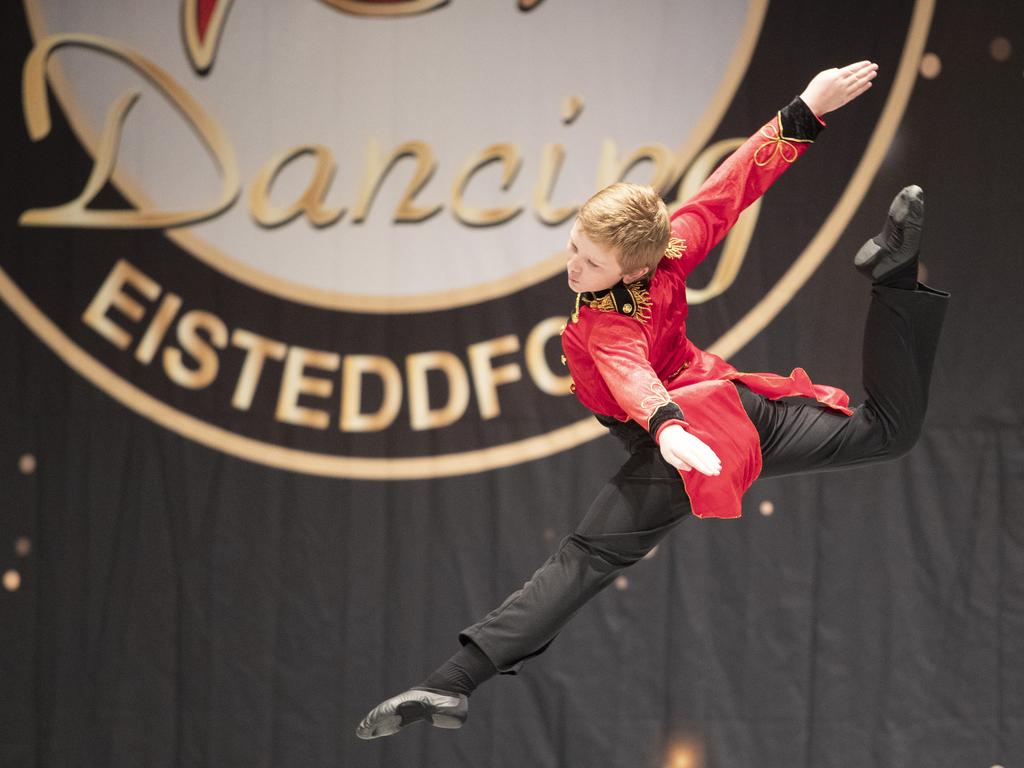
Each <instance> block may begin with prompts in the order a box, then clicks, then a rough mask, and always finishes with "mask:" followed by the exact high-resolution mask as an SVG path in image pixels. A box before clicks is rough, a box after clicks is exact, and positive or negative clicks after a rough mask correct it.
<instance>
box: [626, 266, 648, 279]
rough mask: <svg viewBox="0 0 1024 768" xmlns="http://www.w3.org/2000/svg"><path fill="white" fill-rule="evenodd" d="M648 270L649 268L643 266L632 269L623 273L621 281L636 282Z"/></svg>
mask: <svg viewBox="0 0 1024 768" xmlns="http://www.w3.org/2000/svg"><path fill="white" fill-rule="evenodd" d="M649 271H650V270H649V269H648V268H647V267H643V268H642V269H637V270H634V271H632V272H630V273H629V274H628V275H623V276H622V282H624V283H632V282H636V281H637V280H639V279H640V278H641V277H643V276H644V275H646V274H647V273H648V272H649Z"/></svg>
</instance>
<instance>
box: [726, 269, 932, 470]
mask: <svg viewBox="0 0 1024 768" xmlns="http://www.w3.org/2000/svg"><path fill="white" fill-rule="evenodd" d="M947 299H948V294H945V293H940V292H938V291H934V290H932V289H930V288H926V287H924V286H919V287H918V289H917V290H914V291H908V290H902V289H898V288H889V287H886V286H875V287H874V288H873V289H872V298H871V307H870V308H869V310H868V318H867V323H866V325H865V329H864V347H863V366H864V367H863V375H864V389H865V391H866V392H867V400H865V402H864V404H863V405H861V406H860V407H858V408H857V409H856V410H855V411H854V414H853V416H849V417H848V416H844V415H842V414H839V413H836V412H834V411H832V410H830V409H828V408H826V407H825V406H822V405H820V404H818V403H810V402H800V403H794V402H780V401H772V400H768V399H766V398H764V397H761V396H760V395H755V394H754V393H752V392H750V391H749V390H747V389H746V388H745V387H742V386H739V392H740V400H741V402H742V403H743V407H744V409H745V410H746V411H747V415H748V416H750V419H751V421H752V422H753V423H754V426H755V427H756V428H757V431H758V435H759V436H760V439H761V453H762V458H763V460H764V466H763V469H762V472H761V476H762V477H773V476H778V475H787V474H793V473H796V472H814V471H821V470H826V469H840V468H843V467H850V466H856V465H858V464H866V463H872V462H877V461H883V460H886V459H892V458H897V457H898V456H902V455H903V454H905V453H906V452H907V451H909V450H910V448H911V447H913V445H914V443H915V442H916V441H917V438H918V435H919V434H920V431H921V425H922V424H923V422H924V416H925V412H926V411H927V408H928V387H929V383H930V381H931V372H932V365H933V363H934V360H935V350H936V347H937V345H938V340H939V334H940V332H941V330H942V321H943V318H944V316H945V311H946V304H947Z"/></svg>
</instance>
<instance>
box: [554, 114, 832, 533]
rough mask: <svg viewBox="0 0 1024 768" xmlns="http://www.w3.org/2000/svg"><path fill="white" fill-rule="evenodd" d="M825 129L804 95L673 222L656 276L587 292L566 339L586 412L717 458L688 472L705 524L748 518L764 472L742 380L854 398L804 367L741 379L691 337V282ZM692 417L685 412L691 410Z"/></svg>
mask: <svg viewBox="0 0 1024 768" xmlns="http://www.w3.org/2000/svg"><path fill="white" fill-rule="evenodd" d="M822 125H823V124H822V123H821V122H820V120H818V119H817V118H815V117H814V115H813V114H812V113H811V112H810V110H809V109H808V108H807V107H806V105H804V104H803V102H802V101H800V100H799V99H796V100H794V101H793V102H792V103H791V104H790V105H789V106H787V107H786V108H785V109H784V110H782V111H781V112H779V113H778V114H777V115H776V116H775V117H774V118H773V119H772V120H771V121H769V122H768V123H767V124H766V125H765V126H764V127H763V128H761V130H760V131H758V132H757V133H755V134H754V135H753V136H752V137H751V138H749V139H748V140H747V141H746V142H745V143H744V144H743V145H742V146H741V147H739V149H737V150H736V151H735V152H734V153H733V154H732V155H730V156H729V158H727V159H726V160H725V162H723V163H722V165H721V166H720V167H719V168H718V169H717V170H716V171H715V172H714V173H713V174H712V175H711V176H710V177H709V178H708V180H707V181H706V182H705V183H704V185H703V186H702V187H701V188H700V191H699V192H698V193H697V194H696V195H695V196H694V197H693V198H692V199H691V200H690V201H688V202H687V203H686V204H685V205H683V207H681V208H680V209H679V210H677V211H676V212H675V213H673V214H672V238H673V239H672V240H671V241H670V244H669V248H668V249H667V251H666V255H665V257H664V258H662V260H661V263H660V264H659V266H658V267H657V269H656V270H655V271H654V274H653V275H652V276H651V277H650V279H649V280H644V281H640V282H637V283H633V284H631V285H628V286H626V285H623V284H621V283H620V284H619V285H617V286H615V287H614V288H612V289H610V290H609V291H603V292H601V293H600V294H597V295H594V294H581V295H580V296H579V297H577V306H578V309H577V311H576V312H574V313H573V317H572V320H571V322H569V323H568V325H567V327H566V330H565V332H564V333H563V334H562V347H563V349H564V351H565V357H566V363H567V365H568V366H569V371H570V373H571V374H572V378H573V384H574V391H575V393H576V396H577V397H578V398H579V400H580V402H581V403H583V405H585V406H587V408H589V409H590V410H592V411H594V412H595V413H598V414H603V415H605V416H611V417H614V418H616V419H618V420H620V421H627V420H629V419H632V420H634V421H636V422H637V423H639V424H640V425H641V426H643V427H644V429H649V430H651V432H652V435H654V437H655V439H657V433H658V431H659V430H660V429H661V428H663V427H664V426H667V425H668V424H669V423H673V422H678V421H679V420H681V419H682V418H683V414H685V422H683V423H684V424H685V426H686V428H687V430H688V431H689V432H690V433H692V434H694V435H696V436H697V437H699V438H700V439H701V440H703V441H704V442H705V443H707V444H708V445H709V446H711V448H712V449H713V450H714V451H715V453H717V454H718V456H719V458H720V459H721V461H722V471H721V474H719V475H718V476H716V477H708V476H706V475H702V474H700V473H699V472H697V471H696V470H691V471H689V472H680V476H681V477H682V480H683V483H684V486H685V488H686V492H687V495H688V496H689V497H690V502H691V506H692V508H693V513H694V514H695V515H696V516H697V517H739V516H740V514H741V505H740V500H741V498H742V496H743V493H744V492H745V491H746V489H747V488H749V487H750V485H751V483H753V482H754V480H755V479H756V478H757V476H758V474H759V473H760V471H761V446H760V443H759V440H758V435H757V430H756V429H755V428H754V425H753V424H752V423H751V421H750V419H749V418H748V417H747V415H746V412H745V411H744V410H743V407H742V405H741V404H740V399H739V395H738V394H737V392H736V388H735V387H734V386H733V385H732V384H730V383H729V382H730V381H732V380H739V381H741V382H742V383H743V384H745V385H746V386H748V387H749V388H750V389H751V390H753V391H754V392H758V393H760V394H763V395H767V396H768V397H770V398H772V399H775V398H779V397H787V396H791V395H802V396H804V397H810V398H815V399H817V400H818V401H819V402H821V403H824V404H825V405H827V406H829V407H831V408H834V409H835V410H837V411H841V412H843V413H845V414H847V415H849V414H850V413H851V411H850V409H849V408H847V407H846V406H847V404H848V403H849V397H848V395H847V394H846V393H845V392H843V391H842V390H840V389H836V388H834V387H828V386H822V385H816V384H813V383H812V382H811V380H810V379H809V378H808V376H807V374H806V373H805V372H804V370H803V369H802V368H796V369H794V370H793V372H792V373H791V374H790V375H789V376H779V375H777V374H772V373H741V372H739V371H737V370H736V369H735V368H733V367H732V366H731V365H729V363H727V362H726V361H725V360H723V359H722V358H720V357H718V356H717V355H713V354H711V353H710V352H705V351H704V350H702V349H699V348H698V347H696V346H695V345H694V344H693V343H692V342H691V341H690V340H689V339H688V338H687V337H686V315H687V312H688V306H687V303H686V277H687V275H689V273H690V272H691V271H692V270H693V268H694V267H696V266H697V264H699V263H700V262H701V261H702V260H703V258H704V257H705V256H706V255H707V253H708V251H710V250H711V249H712V248H713V247H714V246H715V245H716V244H717V243H718V242H719V241H721V240H722V238H724V237H725V235H726V233H727V232H728V231H729V228H730V227H731V226H732V225H733V223H734V222H735V221H736V218H737V217H738V216H739V214H740V213H741V212H742V211H743V209H744V208H746V207H747V206H748V205H749V204H750V203H752V202H753V201H754V200H756V199H757V198H758V197H760V196H761V195H762V194H764V191H765V190H766V189H767V188H768V187H769V186H770V185H771V184H772V182H773V181H775V179H777V178H778V177H779V176H780V175H781V174H782V173H783V172H784V171H785V170H786V168H788V167H789V166H790V164H792V163H793V162H794V161H795V160H796V158H797V157H799V156H800V155H801V154H803V152H804V151H805V150H806V149H807V147H808V146H809V145H810V143H811V142H812V140H813V138H814V136H815V135H817V133H818V132H819V131H820V130H821V127H822ZM680 411H681V413H680Z"/></svg>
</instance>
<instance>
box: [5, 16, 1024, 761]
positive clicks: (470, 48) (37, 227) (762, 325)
mask: <svg viewBox="0 0 1024 768" xmlns="http://www.w3.org/2000/svg"><path fill="white" fill-rule="evenodd" d="M2 14H3V25H4V28H5V29H7V30H8V32H7V37H6V40H7V44H6V45H5V46H4V47H3V49H2V53H0V57H2V63H0V83H2V88H3V103H5V104H7V105H8V108H7V109H6V110H4V112H3V118H2V120H3V125H2V137H3V142H4V151H3V170H4V174H3V176H4V180H5V183H4V185H3V192H2V193H0V215H2V224H0V236H2V238H3V240H2V247H0V338H2V339H3V342H4V349H5V350H6V351H5V352H4V356H3V362H2V364H0V491H2V499H0V509H2V516H0V572H3V587H4V588H3V589H2V590H0V765H2V766H4V767H5V768H6V767H7V766H10V768H21V767H22V766H46V767H47V768H51V767H52V768H63V767H65V766H67V767H69V768H70V767H71V766H90V767H96V768H120V767H121V766H124V767H126V768H127V767H131V768H139V767H140V766H142V767H145V768H161V767H164V766H167V767H170V766H181V767H184V766H209V767H210V768H221V767H222V766H246V767H247V768H271V767H273V768H283V767H286V766H294V767H295V768H314V767H320V766H323V767H324V768H326V767H327V766H345V768H364V767H365V768H372V767H381V768H383V767H384V766H388V767H391V766H443V767H444V768H449V767H454V766H495V767H497V766H507V767H508V768H527V767H529V768H534V767H540V766H545V767H550V768H556V767H557V768H596V767H601V768H603V767H605V766H608V767H613V766H614V767H620V766H621V767H622V768H636V767H638V766H649V767H650V768H661V767H662V766H666V767H667V766H678V767H682V766H686V767H687V768H738V767H742V766H754V765H757V766H778V767H779V768H783V767H784V768H792V767H793V766H806V767H807V768H833V767H834V768H861V767H863V768H879V767H889V766H892V767H893V768H896V767H900V766H909V765H921V766H930V767H934V768H940V767H942V766H948V767H949V768H954V767H955V768H989V766H997V765H999V766H1005V767H1006V768H1012V767H1013V766H1017V765H1021V764H1022V763H1024V642H1022V638H1024V512H1022V501H1024V420H1022V416H1021V409H1020V404H1021V401H1022V394H1024V390H1022V384H1021V382H1022V381H1024V354H1022V352H1024V346H1022V341H1021V339H1022V338H1024V302H1022V301H1021V299H1020V293H1021V285H1022V283H1021V274H1020V264H1021V243H1022V242H1024V224H1022V216H1021V210H1020V208H1021V205H1020V201H1021V192H1020V184H1021V178H1022V176H1024V153H1022V152H1021V146H1020V141H1021V139H1020V126H1021V125H1022V124H1024V99H1022V95H1024V90H1022V89H1024V80H1022V76H1021V73H1022V67H1024V63H1022V62H1024V58H1022V53H1024V36H1022V35H1021V30H1024V7H1022V6H1020V5H1019V4H1016V3H1012V2H1009V0H1002V1H1001V2H989V3H983V4H981V5H980V6H977V7H974V8H971V9H968V7H967V5H966V4H963V3H951V2H931V1H930V0H917V1H916V2H912V1H911V0H906V1H905V2H882V1H881V0H865V1H864V2H861V3H856V4H844V5H843V6H842V7H840V6H839V5H836V4H831V3H812V2H803V1H802V0H782V1H780V2H773V3H771V4H768V3H766V2H761V1H760V0H751V2H741V1H740V0H735V1H733V2H715V3H710V2H688V3H675V2H669V1H668V0H644V2H637V3H616V2H611V1H610V0H608V1H607V2H587V3H583V2H579V0H541V1H540V2H516V0H494V1H493V2H490V3H474V2H468V1H466V0H450V1H449V2H430V1H429V0H399V1H398V2H375V1H374V0H289V2H282V3H266V4H260V3H237V4H233V3H231V2H226V1H225V0H219V1H218V2H214V1H213V0H181V1H180V2H179V3H166V2H165V3H156V2H133V3H99V2H92V3H85V2H83V3H67V2H58V0H25V2H24V3H6V4H4V7H3V11H2ZM862 58H870V59H872V60H874V61H877V62H878V63H879V64H880V74H879V77H878V79H877V81H876V83H875V85H874V87H873V88H872V89H871V91H869V92H868V93H867V94H866V95H865V96H864V97H862V98H861V99H860V100H858V101H857V102H855V103H854V104H852V105H850V106H848V107H846V108H845V109H843V110H841V111H838V112H836V113H834V114H831V115H829V116H827V122H828V128H827V130H826V131H825V132H824V133H823V135H822V136H821V138H820V139H819V140H818V141H817V143H816V145H815V146H814V147H812V148H811V149H810V151H809V152H808V153H807V154H806V155H805V156H804V158H802V159H801V160H800V161H799V162H798V163H796V164H794V167H793V168H792V169H791V170H790V171H789V172H787V174H785V176H784V177H783V178H782V179H781V180H780V181H779V182H778V184H777V185H776V186H775V187H773V188H772V189H771V190H770V192H769V193H768V195H766V197H765V199H764V201H763V203H762V204H761V205H760V206H759V207H756V208H755V210H753V211H752V212H751V213H750V214H749V215H748V216H747V217H746V219H745V220H744V223H743V224H742V225H740V226H739V227H738V230H737V233H736V234H735V235H733V236H732V237H731V238H730V240H729V241H727V242H726V243H725V244H724V246H723V247H720V248H718V249H716V251H715V252H714V253H713V254H712V256H711V257H710V258H709V259H708V260H707V262H706V263H705V264H703V265H701V267H700V268H699V269H698V271H697V272H696V273H695V274H694V276H693V278H692V281H691V286H690V288H691V299H692V307H691V312H690V316H689V321H688V325H689V328H690V331H691V336H692V338H693V339H694V340H695V341H696V342H697V343H699V344H701V345H704V346H708V347H710V348H712V349H715V350H717V351H719V352H720V353H721V354H724V355H727V356H728V357H729V359H730V360H731V361H732V362H734V364H735V365H736V366H737V367H738V368H740V369H741V370H751V371H765V370H771V371H779V372H782V373H788V372H789V370H790V369H791V368H793V367H795V366H803V367H805V368H806V369H807V370H808V371H809V373H810V374H811V376H812V377H813V378H814V379H815V381H819V382H822V383H829V384H834V385H836V386H840V387H843V388H845V389H847V390H848V391H849V392H851V394H852V396H853V399H854V401H855V402H859V401H860V400H862V399H863V397H864V393H863V391H862V389H861V385H860V334H861V329H862V327H863V322H864V318H865V313H866V309H867V303H868V296H869V288H868V284H867V282H866V281H864V279H863V278H862V277H860V276H859V275H857V274H856V273H855V272H854V271H853V270H852V269H851V267H850V261H851V258H852V256H853V254H854V253H855V252H856V250H857V248H858V247H859V246H860V245H861V243H863V241H864V240H865V239H866V238H867V237H869V236H871V235H873V234H874V233H875V232H877V231H878V229H879V227H880V226H881V223H882V221H883V217H884V213H885V210H886V208H887V206H888V203H889V201H890V200H891V198H892V196H893V195H894V194H895V193H896V192H897V191H898V190H899V189H900V188H901V187H902V186H904V185H906V184H910V183H916V184H919V185H921V186H922V187H923V188H924V189H925V194H926V210H927V214H926V227H925V235H924V249H923V253H922V259H923V267H922V268H923V270H924V273H925V275H926V277H925V279H926V280H927V282H929V283H930V284H931V285H934V286H935V287H937V288H940V289H944V290H948V291H949V292H950V293H951V294H952V299H951V302H950V307H949V313H948V316H947V325H946V329H945V333H944V337H943V340H942V344H941V347H940V350H939V355H938V359H937V362H936V368H935V375H934V379H933V383H932V391H931V402H930V411H929V416H928V420H927V423H926V426H925V428H924V431H923V433H922V435H921V438H920V441H919V443H918V444H917V446H916V447H915V449H914V450H913V451H912V452H911V453H910V454H909V455H908V456H906V457H905V458H902V459H900V460H898V461H895V462H892V463H888V464H885V465H881V466H876V467H868V468H863V469H858V470H855V471H846V472H838V473H826V474H819V475H810V476H801V477H788V478H777V479H771V480H762V481H758V482H757V483H756V484H755V485H754V487H753V488H752V489H751V490H750V491H749V492H748V493H747V495H746V497H745V501H744V514H743V517H742V518H741V519H739V520H733V521H713V520H712V521H700V520H687V521H686V522H684V523H683V524H682V525H681V526H679V528H678V529H677V530H676V531H674V532H673V534H672V535H671V536H670V537H669V538H668V539H666V540H665V541H664V542H663V543H662V544H661V545H660V546H659V547H658V548H657V549H656V550H655V551H654V552H652V554H651V555H650V556H649V557H648V558H647V559H646V560H644V561H642V562H641V563H639V564H637V565H636V566H634V567H633V568H631V569H629V570H628V571H627V572H625V573H624V575H623V576H622V577H620V578H619V579H618V580H617V581H616V582H615V583H614V584H613V585H612V586H611V587H609V588H608V590H607V591H606V592H604V593H602V594H601V595H599V596H598V597H597V598H596V599H595V600H594V601H593V602H592V603H591V604H589V605H587V606H586V607H585V609H584V610H582V611H581V612H580V613H579V615H578V616H577V617H576V618H575V619H574V620H573V622H572V623H571V624H570V625H569V626H568V627H567V628H566V629H565V630H564V631H563V632H562V634H561V635H560V636H559V637H558V638H557V639H556V641H555V642H554V643H553V645H552V646H551V648H550V649H549V650H548V651H547V652H546V653H545V654H544V655H543V656H541V657H539V658H537V659H536V660H533V661H532V662H530V663H529V664H527V665H526V667H525V668H524V669H523V671H522V673H521V674H520V675H517V676H503V677H500V678H496V679H494V680H492V681H491V682H489V683H488V684H487V685H486V686H484V687H482V688H481V689H480V690H479V691H478V692H477V693H475V694H474V696H473V697H472V700H471V709H470V717H469V721H468V723H467V725H466V727H465V728H463V729H462V730H461V731H458V732H446V731H441V730H437V729H432V728H428V727H425V726H417V727H416V728H411V729H409V730H407V731H403V732H402V733H400V734H399V735H398V736H396V737H394V738H390V739H384V740H379V741H373V742H363V741H360V740H358V739H357V738H356V737H355V734H354V729H355V725H356V724H357V722H358V721H359V720H360V718H361V717H362V716H363V715H364V714H365V712H366V711H367V710H369V709H370V708H371V707H372V706H374V705H375V704H376V703H378V702H379V701H380V700H381V699H383V698H384V697H386V696H388V695H391V694H393V693H397V692H399V691H401V690H403V689H404V688H406V687H408V686H409V685H411V684H414V683H417V682H419V681H421V680H422V679H423V678H424V677H425V676H426V675H427V674H428V673H429V672H430V671H431V670H432V669H433V668H434V667H435V666H436V665H437V664H439V663H440V662H441V661H443V660H444V659H445V658H447V657H448V656H449V655H450V654H451V653H452V652H454V650H455V649H456V648H457V639H456V635H457V633H458V631H459V630H460V629H461V628H462V627H464V626H466V625H468V624H470V623H471V622H473V621H475V620H477V619H478V618H479V617H480V616H482V615H483V614H484V613H486V612H487V611H488V610H490V609H491V608H493V607H494V606H495V605H497V604H498V602H499V601H500V600H502V599H503V598H504V597H505V596H506V595H507V594H508V593H509V592H510V591H512V590H513V589H515V588H517V587H518V586H519V585H520V584H521V583H522V582H523V581H524V580H525V579H526V578H528V577H529V575H530V574H531V573H532V572H533V570H534V569H535V568H536V567H537V566H538V565H539V564H540V563H541V562H543V560H544V559H545V558H546V557H547V555H548V554H549V553H550V552H551V551H552V549H553V548H554V547H555V546H556V545H557V543H558V541H559V540H560V539H561V538H562V537H563V536H565V535H566V534H568V533H569V532H571V531H572V529H573V526H574V524H575V522H576V521H578V520H579V519H580V517H581V516H582V514H583V513H584V512H585V510H586V509H587V506H588V504H589V502H590V500H591V499H592V498H593V496H594V495H595V493H596V492H597V490H598V489H599V488H600V486H601V484H602V483H603V482H604V480H605V479H606V478H607V477H608V476H610V474H611V473H613V472H614V471H615V469H616V468H617V467H618V466H619V464H621V462H622V461H623V460H624V455H623V452H622V449H621V447H620V446H619V445H618V444H617V443H616V442H615V441H614V440H613V439H612V438H610V437H609V436H607V435H602V430H601V429H600V428H599V426H598V425H597V423H596V422H595V421H594V420H593V419H592V418H590V416H589V415H588V413H587V412H586V411H585V410H584V409H583V408H582V406H580V405H579V404H578V403H576V401H575V398H573V397H572V396H571V394H570V393H569V380H568V374H567V372H566V370H565V368H564V367H563V365H562V363H561V362H560V360H559V357H560V349H559V342H558V338H559V337H558V331H559V328H560V327H561V324H562V323H564V322H565V321H566V319H567V317H568V315H569V313H570V311H571V309H572V304H573V299H574V296H573V295H572V294H571V293H570V292H569V290H568V288H567V287H566V285H565V278H564V275H563V267H562V263H563V260H564V255H563V253H562V248H563V247H564V245H565V241H566V238H567V235H568V232H569V229H570V227H571V224H572V221H573V213H574V211H575V210H576V208H577V206H578V205H579V204H580V203H581V202H582V201H583V200H585V199H586V197H587V196H588V195H589V194H590V193H592V192H593V191H594V190H596V189H597V188H598V187H599V186H601V185H602V184H604V183H608V182H610V181H614V180H616V179H618V178H627V179H630V180H633V181H639V182H643V183H653V184H655V185H656V186H657V187H658V188H659V191H661V192H662V193H663V194H664V196H665V197H666V200H668V201H669V203H670V204H671V203H674V202H676V201H678V200H679V199H681V198H684V197H685V196H686V195H687V194H688V193H689V192H690V191H692V189H693V188H694V186H695V185H697V184H699V182H700V181H701V180H702V179H703V178H704V177H706V175H707V173H708V172H709V171H710V170H711V169H712V168H713V167H714V166H715V164H717V162H718V161H720V159H721V158H722V157H724V156H725V154H727V152H728V151H729V149H730V148H731V147H732V146H735V145H736V142H737V141H739V140H740V139H742V138H744V137H745V136H747V135H749V134H750V133H752V132H753V131H755V130H757V128H758V127H759V126H760V125H762V124H763V123H764V122H765V121H766V120H768V119H769V118H771V116H772V115H773V114H774V113H775V111H776V110H777V109H779V108H780V107H782V106H783V105H784V104H786V103H787V102H788V101H789V100H790V99H791V98H792V97H793V96H794V95H795V94H796V93H798V92H799V91H800V89H801V88H802V87H803V85H804V84H805V83H806V82H807V80H809V78H810V77H811V76H813V75H814V73H816V72H818V71H819V70H821V69H824V68H826V67H830V66H836V65H843V64H846V63H849V62H851V61H855V60H857V59H862Z"/></svg>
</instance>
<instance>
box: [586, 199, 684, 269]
mask: <svg viewBox="0 0 1024 768" xmlns="http://www.w3.org/2000/svg"><path fill="white" fill-rule="evenodd" d="M577 221H579V225H580V227H582V229H583V231H584V232H585V233H586V234H587V237H589V238H590V239H591V240H593V241H594V242H595V243H598V244H599V245H603V246H609V247H611V248H614V249H615V250H616V251H617V252H618V262H619V269H621V270H622V273H623V274H626V275H628V274H629V273H630V272H635V271H637V270H639V269H644V268H646V269H647V274H648V275H650V274H651V273H653V272H654V268H655V267H657V266H658V262H660V261H661V257H662V256H664V255H665V248H666V247H667V246H668V240H669V235H670V229H669V220H668V209H667V208H666V207H665V201H664V200H662V199H661V196H660V195H659V194H658V193H657V192H655V191H654V188H653V187H643V186H640V185H639V184H630V183H627V182H619V183H618V184H612V185H610V186H607V187H605V188H604V189H602V190H601V191H600V192H598V193H597V194H595V195H594V196H593V197H591V198H590V199H589V200H587V202H585V203H584V204H583V207H582V208H580V212H579V214H578V216H577Z"/></svg>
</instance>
